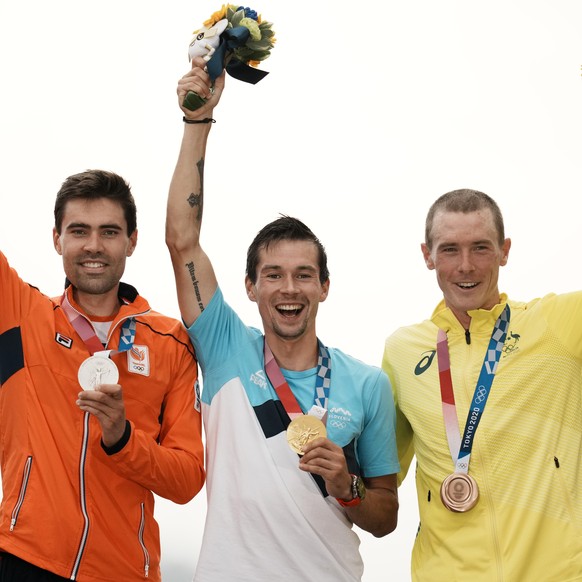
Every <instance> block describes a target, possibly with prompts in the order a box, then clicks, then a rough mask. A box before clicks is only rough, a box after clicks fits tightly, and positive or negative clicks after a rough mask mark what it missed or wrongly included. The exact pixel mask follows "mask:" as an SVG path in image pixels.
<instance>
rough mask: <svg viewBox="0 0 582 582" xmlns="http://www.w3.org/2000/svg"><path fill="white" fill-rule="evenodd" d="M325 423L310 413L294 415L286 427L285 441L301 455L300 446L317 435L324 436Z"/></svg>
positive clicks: (325, 434)
mask: <svg viewBox="0 0 582 582" xmlns="http://www.w3.org/2000/svg"><path fill="white" fill-rule="evenodd" d="M326 436H327V431H326V430H325V424H323V422H321V420H319V418H316V417H315V416H312V415H311V414H302V415H301V416H297V417H295V418H294V419H293V420H292V421H291V422H290V423H289V426H288V427H287V442H288V443H289V446H290V447H291V448H292V449H293V450H294V451H295V452H296V453H297V454H298V455H302V454H303V451H302V448H303V447H304V446H305V445H306V444H307V443H310V442H311V441H312V440H315V439H317V438H319V437H326Z"/></svg>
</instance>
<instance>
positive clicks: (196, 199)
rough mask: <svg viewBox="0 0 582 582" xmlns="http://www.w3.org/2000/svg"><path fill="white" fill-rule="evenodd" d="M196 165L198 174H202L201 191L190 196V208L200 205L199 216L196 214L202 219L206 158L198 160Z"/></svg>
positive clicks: (198, 218)
mask: <svg viewBox="0 0 582 582" xmlns="http://www.w3.org/2000/svg"><path fill="white" fill-rule="evenodd" d="M196 167H197V168H198V175H199V176H200V193H199V194H194V192H192V193H191V194H190V196H188V204H190V208H194V206H198V216H196V219H197V220H202V207H203V205H204V158H200V160H198V162H197V163H196Z"/></svg>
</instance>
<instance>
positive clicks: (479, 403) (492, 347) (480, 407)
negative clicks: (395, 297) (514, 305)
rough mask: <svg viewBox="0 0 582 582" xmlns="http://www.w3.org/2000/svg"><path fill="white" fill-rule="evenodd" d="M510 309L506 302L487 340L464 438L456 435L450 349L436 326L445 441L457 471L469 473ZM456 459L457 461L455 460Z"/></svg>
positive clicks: (441, 331) (457, 428)
mask: <svg viewBox="0 0 582 582" xmlns="http://www.w3.org/2000/svg"><path fill="white" fill-rule="evenodd" d="M509 318H510V309H509V305H506V306H505V309H504V310H503V312H502V313H501V315H500V316H499V317H498V318H497V321H496V322H495V326H494V327H493V333H492V334H491V339H490V340H489V345H488V347H487V351H486V352H485V358H484V360H483V365H482V366H481V372H480V374H479V379H478V381H477V385H476V386H475V392H474V394H473V400H472V402H471V407H470V409H469V414H468V415H467V422H466V423H465V430H464V432H463V439H462V441H461V436H460V435H459V421H458V417H457V408H456V405H455V394H454V392H453V380H452V378H451V362H450V358H449V348H448V344H447V334H446V333H445V332H444V331H443V330H442V329H439V331H438V334H437V360H438V368H439V382H440V387H441V400H442V405H443V418H444V421H445V430H446V433H447V440H448V443H449V450H450V451H451V457H452V459H453V462H455V471H456V472H458V473H468V472H469V460H470V458H471V451H472V449H473V439H474V437H475V433H476V432H477V427H478V426H479V422H480V420H481V417H482V415H483V411H484V410H485V405H486V404H487V399H488V398H489V394H490V392H491V385H492V384H493V379H494V378H495V373H496V372H497V367H498V365H499V360H500V358H501V351H502V349H503V344H504V343H505V338H506V337H507V329H508V328H509ZM455 459H456V461H455Z"/></svg>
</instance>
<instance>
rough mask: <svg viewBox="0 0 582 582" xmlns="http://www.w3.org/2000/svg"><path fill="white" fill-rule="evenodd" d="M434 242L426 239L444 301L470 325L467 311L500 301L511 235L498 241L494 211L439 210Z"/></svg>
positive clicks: (429, 260) (426, 253)
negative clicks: (501, 277) (501, 274)
mask: <svg viewBox="0 0 582 582" xmlns="http://www.w3.org/2000/svg"><path fill="white" fill-rule="evenodd" d="M431 238H432V245H431V248H430V249H429V248H428V246H427V245H426V244H425V243H423V244H422V245H421V248H422V253H423V255H424V260H425V262H426V266H427V267H428V268H429V269H434V270H435V271H436V275H437V281H438V284H439V287H440V288H441V290H442V292H443V295H444V298H445V303H446V304H447V307H449V308H450V309H451V310H452V311H453V313H454V314H455V316H456V317H457V319H458V320H459V321H460V322H461V323H462V324H463V326H464V327H465V328H466V329H468V327H469V323H470V321H471V318H470V317H469V315H467V311H470V310H472V309H491V308H492V307H493V306H494V305H496V304H497V303H499V288H498V279H499V267H500V266H503V265H505V264H506V263H507V257H508V254H509V249H510V247H511V241H510V239H505V240H504V241H503V244H500V243H499V235H498V232H497V230H496V228H495V223H494V220H493V214H492V213H491V210H490V209H488V208H484V209H481V210H477V211H474V212H467V213H463V212H447V211H442V210H441V211H437V213H436V214H435V216H434V222H433V226H432V237H431Z"/></svg>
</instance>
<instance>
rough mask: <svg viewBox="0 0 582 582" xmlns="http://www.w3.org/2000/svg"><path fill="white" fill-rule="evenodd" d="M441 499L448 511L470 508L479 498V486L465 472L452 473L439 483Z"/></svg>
mask: <svg viewBox="0 0 582 582" xmlns="http://www.w3.org/2000/svg"><path fill="white" fill-rule="evenodd" d="M441 499H442V502H443V504H444V505H445V507H446V508H447V509H449V510H450V511H455V512H457V513H462V512H464V511H469V509H472V508H473V507H474V506H475V504H476V503H477V500H478V499H479V487H477V482H476V481H475V479H473V477H471V476H470V475H467V474H466V473H453V474H452V475H449V476H448V477H447V478H446V479H445V480H444V481H443V484H442V485H441Z"/></svg>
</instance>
